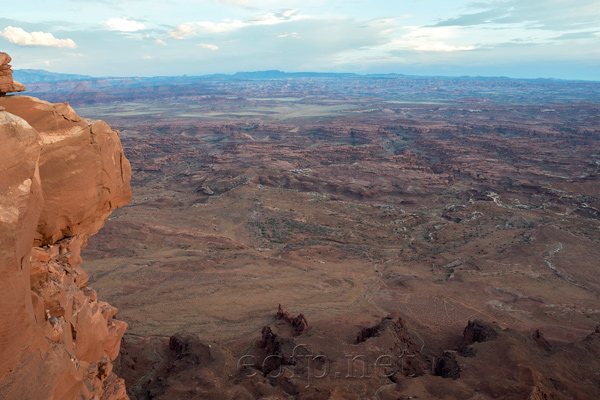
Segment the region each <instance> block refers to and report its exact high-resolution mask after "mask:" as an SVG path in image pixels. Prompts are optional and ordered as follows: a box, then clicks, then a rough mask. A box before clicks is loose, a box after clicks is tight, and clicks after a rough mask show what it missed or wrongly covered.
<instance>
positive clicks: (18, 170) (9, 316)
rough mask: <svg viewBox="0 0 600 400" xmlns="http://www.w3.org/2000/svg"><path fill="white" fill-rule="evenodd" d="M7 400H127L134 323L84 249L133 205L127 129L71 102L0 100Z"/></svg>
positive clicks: (0, 262) (0, 360) (2, 368)
mask: <svg viewBox="0 0 600 400" xmlns="http://www.w3.org/2000/svg"><path fill="white" fill-rule="evenodd" d="M0 140H1V143H2V144H1V145H0V281H1V282H2V290H0V320H1V321H2V323H1V324H0V399H75V398H77V399H126V398H127V395H126V394H125V387H124V384H123V381H122V380H120V379H118V378H117V377H116V376H115V375H114V374H113V373H112V364H111V362H112V361H113V360H114V359H115V358H116V356H117V355H118V352H119V346H120V341H121V337H122V336H123V333H124V331H125V328H126V326H127V325H126V324H125V323H124V322H122V321H118V320H116V319H115V318H114V316H115V314H116V312H117V309H115V308H114V307H112V306H110V305H109V304H107V303H105V302H102V301H100V300H98V299H97V296H96V292H95V291H94V290H93V289H92V288H91V287H89V286H88V284H87V281H88V277H87V275H86V274H85V272H84V271H83V270H82V269H81V257H80V250H81V248H82V247H84V246H85V244H86V241H87V239H88V237H90V236H91V235H94V234H95V233H96V232H97V231H98V230H99V229H100V228H101V227H102V225H103V224H104V221H105V220H106V219H107V218H108V216H109V214H110V213H111V212H112V210H114V209H116V208H117V207H120V206H123V205H125V204H126V203H127V202H128V201H129V200H130V199H131V188H130V186H129V181H130V176H131V168H130V165H129V162H128V161H127V159H126V158H125V156H124V154H123V149H122V147H121V142H120V139H119V135H118V132H115V131H113V130H111V129H110V127H109V126H108V125H107V124H106V123H104V122H102V121H92V120H86V119H82V118H80V117H79V116H78V115H77V114H76V113H75V112H74V111H73V109H72V108H71V107H70V106H69V105H68V104H50V103H47V102H45V101H41V100H39V99H36V98H32V97H27V96H5V95H0Z"/></svg>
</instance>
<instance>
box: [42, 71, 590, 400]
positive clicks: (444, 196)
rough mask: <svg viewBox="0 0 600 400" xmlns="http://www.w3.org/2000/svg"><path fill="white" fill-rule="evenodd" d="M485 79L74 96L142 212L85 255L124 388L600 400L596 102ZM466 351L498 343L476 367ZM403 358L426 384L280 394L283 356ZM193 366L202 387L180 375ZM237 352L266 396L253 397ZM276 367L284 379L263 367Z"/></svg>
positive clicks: (108, 231)
mask: <svg viewBox="0 0 600 400" xmlns="http://www.w3.org/2000/svg"><path fill="white" fill-rule="evenodd" d="M440 82H441V83H440ZM474 82H475V83H473V82H471V81H469V82H467V83H464V82H460V81H459V82H455V81H451V80H448V81H444V80H441V81H434V82H428V81H424V82H420V83H419V84H418V85H417V84H414V85H412V86H410V85H408V84H407V83H406V82H405V81H402V80H398V81H397V82H396V81H393V80H391V79H388V80H384V79H375V78H345V79H341V78H340V79H338V80H335V79H329V78H327V79H325V78H313V79H280V80H268V81H261V80H240V81H227V82H225V83H219V82H217V83H209V84H204V83H203V84H202V85H201V86H198V87H196V88H195V89H194V90H191V89H190V88H189V86H183V85H182V86H179V88H184V89H185V90H184V89H181V92H178V91H177V90H161V89H160V87H158V88H157V87H155V88H154V92H153V91H152V90H151V89H148V88H143V90H142V89H140V90H138V91H137V92H136V91H135V90H133V91H132V92H125V91H124V92H123V93H116V94H115V93H113V92H111V91H107V92H106V93H107V94H106V96H113V97H110V98H108V97H106V96H105V97H103V96H100V95H99V94H98V93H100V92H101V90H100V89H99V91H91V90H89V89H88V87H86V86H83V89H82V88H81V87H80V88H79V91H78V90H75V89H73V90H72V91H71V92H63V94H62V95H63V96H64V97H66V100H69V99H70V100H71V101H72V106H73V107H74V108H75V110H76V111H77V112H78V114H79V115H82V116H86V117H92V118H99V119H103V120H105V121H107V122H108V123H109V124H110V125H111V127H113V128H115V129H119V130H121V140H122V143H123V147H124V149H125V153H126V155H127V157H128V158H129V160H130V162H131V165H132V169H133V179H132V188H133V200H132V201H131V203H129V205H127V206H126V207H124V208H122V209H119V210H117V211H115V212H114V213H113V215H112V216H111V217H110V219H109V221H108V222H107V223H106V225H105V227H104V228H103V229H102V230H101V231H100V233H98V234H97V235H96V236H94V237H93V238H91V239H90V241H89V244H88V246H87V248H86V249H85V250H84V251H83V252H82V256H83V259H84V263H83V268H84V269H85V271H86V272H87V273H88V274H89V275H90V277H91V284H92V286H93V287H94V288H95V289H96V290H97V291H98V295H99V297H100V298H102V299H104V300H106V301H108V302H110V303H111V304H113V305H114V306H116V307H117V308H118V309H119V310H120V311H119V315H118V318H119V319H122V320H124V321H126V322H127V323H128V324H129V328H128V330H127V333H126V334H125V341H124V344H123V349H122V356H121V367H120V372H119V371H118V372H117V373H118V374H120V376H123V377H124V378H125V379H126V382H127V384H128V387H129V394H130V396H131V397H132V398H140V399H141V398H212V397H211V396H214V398H219V393H220V395H222V396H225V397H229V398H252V397H254V398H261V397H264V398H266V397H267V396H272V397H271V398H286V396H287V397H295V398H386V397H385V396H383V391H382V388H386V390H387V391H389V392H390V393H391V394H389V396H391V397H389V398H409V396H412V398H532V399H533V398H535V399H537V398H539V399H542V398H560V396H561V395H565V396H566V395H567V394H571V395H573V393H575V395H573V397H572V398H594V397H586V395H587V394H586V393H591V396H595V393H597V391H598V387H599V386H600V385H597V383H598V382H599V381H600V378H599V377H598V374H597V372H596V373H594V372H593V371H594V370H595V371H597V370H598V369H594V368H596V367H595V365H596V364H597V363H598V361H597V359H598V358H597V357H596V360H595V361H594V360H590V359H586V358H584V355H585V354H587V353H589V354H595V353H594V352H600V347H599V346H598V343H599V340H600V335H599V334H597V333H596V334H592V335H590V334H591V333H592V332H594V330H595V329H596V326H598V325H599V324H600V295H599V294H600V268H599V264H598V260H599V259H600V211H599V209H600V185H599V180H598V174H599V172H600V141H599V139H600V104H598V102H597V101H596V102H593V101H590V98H592V99H593V98H594V97H595V98H596V99H598V97H597V93H598V92H600V89H598V87H596V86H593V85H591V89H590V87H588V88H587V89H586V91H584V90H580V88H578V87H577V85H583V84H578V83H573V85H574V87H573V88H571V90H570V91H569V88H568V87H566V86H568V85H567V84H566V83H565V84H564V85H565V88H563V87H562V86H560V85H558V86H557V87H559V88H557V87H555V86H552V85H549V86H550V87H547V86H548V85H546V84H545V83H544V82H525V83H523V82H521V83H519V84H516V83H514V82H513V83H511V82H508V83H507V82H504V81H501V82H500V83H496V84H495V83H494V82H484V83H481V82H480V83H481V85H483V86H485V90H484V89H482V88H481V87H480V86H477V85H479V83H477V81H474ZM394 85H396V86H397V87H394ZM519 85H521V86H519ZM408 87H410V90H408V89H407V88H408ZM445 88H446V89H445ZM34 89H35V88H34ZM559 89H560V90H559ZM590 91H591V93H592V94H590ZM65 93H67V94H65ZM153 93H154V94H153ZM578 93H580V95H581V96H580V98H578V97H577V96H578ZM59 95H60V93H59ZM69 96H70V97H69ZM279 304H281V305H282V306H283V307H284V308H285V309H286V310H287V311H289V312H291V313H292V314H293V315H296V314H299V313H302V314H303V316H304V317H305V318H306V321H307V325H308V328H307V327H306V326H304V323H300V322H298V321H301V320H302V318H300V319H295V320H294V319H292V318H291V317H290V318H288V317H286V316H285V315H287V314H286V313H285V312H280V313H279V314H276V313H277V309H278V305H279ZM387 316H393V318H392V319H385V318H386V317H387ZM398 317H400V319H399V320H397V318H398ZM382 318H384V320H382ZM475 320H477V321H487V322H481V326H480V325H478V324H477V323H476V324H475V325H472V324H469V326H471V328H469V327H468V326H467V325H468V323H469V322H470V321H475ZM286 321H287V322H286ZM380 321H381V323H380ZM288 322H289V323H288ZM492 322H493V323H494V324H492ZM386 324H387V325H386ZM489 324H492V325H489ZM288 325H289V326H291V327H294V329H296V328H297V329H296V331H293V330H292V331H290V329H291V328H289V327H288ZM388 325H389V326H388ZM265 326H270V327H271V328H269V329H272V330H271V331H265V329H263V327H265ZM298 326H301V328H298ZM473 326H474V327H473ZM482 326H483V327H485V328H481V327H482ZM367 327H372V330H371V331H368V330H367V331H364V329H363V328H367ZM465 327H467V329H465ZM469 329H470V330H469ZM463 330H464V332H463ZM474 331H475V332H482V331H484V332H487V333H486V334H485V335H483V336H481V337H479V336H477V335H478V334H475V336H474V337H475V339H473V334H472V332H474ZM178 332H186V334H181V333H180V334H179V336H173V335H176V334H177V333H178ZM365 332H366V333H365ZM369 332H370V333H369ZM381 332H388V333H389V332H392V333H389V334H390V335H392V338H391V339H386V338H387V336H386V334H383V333H381ZM469 332H471V336H472V337H471V339H473V340H470V343H466V342H465V341H466V340H468V338H467V336H469V334H470V333H469ZM490 332H495V333H490ZM532 332H533V333H532ZM186 335H187V336H186ZM394 335H395V336H394ZM594 335H595V336H594ZM596 336H597V337H596ZM491 337H498V338H497V339H495V342H496V343H497V344H496V345H493V344H492V343H494V341H489V340H491ZM540 337H541V338H542V339H541V340H538V339H539V338H540ZM169 338H170V339H169ZM273 338H275V339H273ZM477 338H479V339H481V340H477ZM536 338H537V339H536ZM363 339H364V340H363ZM488 339H489V340H488ZM375 340H379V342H374V341H375ZM386 340H388V341H386ZM586 341H587V342H586ZM474 342H485V346H488V347H486V348H483V347H482V348H481V349H479V350H478V353H477V355H475V357H472V354H471V353H469V351H468V350H466V346H469V345H472V344H473V343H474ZM182 343H183V344H182ZM360 343H363V344H362V345H361V344H360ZM364 343H366V345H368V346H370V347H369V348H368V349H367V348H365V347H364V346H366V345H365V344H364ZM390 343H396V344H398V343H402V346H404V347H403V351H404V350H406V349H413V350H415V349H416V350H415V352H414V353H415V354H417V353H418V354H419V357H421V358H418V357H417V358H416V359H418V360H419V362H418V363H417V364H419V367H418V368H416V369H415V370H411V369H410V368H407V367H406V366H403V367H402V368H401V369H400V370H397V371H396V372H395V373H396V375H398V376H396V375H393V374H392V375H391V377H390V376H387V375H386V376H384V377H379V378H377V379H375V378H373V379H374V380H373V379H371V380H365V379H362V380H361V379H358V378H357V379H354V380H351V381H352V383H349V380H348V379H345V380H343V381H342V383H340V380H338V381H336V380H335V379H334V378H331V377H330V379H321V380H319V381H318V382H317V383H314V382H313V384H311V383H310V379H309V380H308V385H306V387H304V384H306V383H307V378H309V377H310V376H311V375H310V365H308V366H305V367H306V368H308V372H307V369H306V368H305V369H303V370H302V371H304V373H305V376H304V378H303V379H304V381H303V382H304V383H299V382H297V381H294V380H293V379H292V378H289V377H288V378H286V380H285V381H282V380H281V379H282V378H281V377H279V376H275V377H273V376H270V375H269V373H270V372H271V371H273V370H275V369H276V368H281V366H282V365H286V368H291V367H290V366H297V365H299V364H298V363H295V362H294V360H291V359H290V354H286V351H287V350H290V351H293V349H294V348H295V347H294V346H292V344H294V345H295V346H297V345H299V344H300V345H308V346H309V347H310V349H311V351H312V353H311V354H313V355H318V354H321V355H323V357H324V358H326V359H327V360H330V361H331V362H332V363H333V364H331V365H330V366H332V368H333V369H332V371H333V370H334V369H335V365H337V364H339V365H345V364H344V360H345V357H347V355H348V354H351V355H353V357H354V356H357V355H365V356H366V357H367V359H369V360H370V359H371V358H373V357H374V358H375V359H376V358H377V355H378V354H379V355H382V354H384V353H385V354H388V353H389V352H390V351H393V352H396V353H397V352H398V351H399V350H398V348H397V347H394V349H392V347H393V346H391V345H390ZM540 343H541V344H540ZM586 343H587V344H586ZM590 343H591V344H590ZM208 344H211V346H212V347H211V346H208ZM588 345H589V346H591V347H590V348H591V350H590V348H585V346H588ZM186 346H187V347H186ZM194 346H195V347H194ZM202 346H204V347H202ZM361 346H363V347H361ZM461 346H462V347H461ZM476 346H484V343H481V344H477V345H476ZM578 346H579V347H578ZM582 346H583V347H582ZM192 348H194V349H196V350H190V349H192ZM199 348H201V350H198V349H199ZM584 348H585V349H586V350H582V349H584ZM182 349H183V350H182ZM186 349H187V350H186ZM215 349H218V353H219V354H218V355H215V354H213V353H214V352H216V351H217V350H215ZM286 349H287V350H286ZM507 349H508V350H507ZM447 350H451V351H450V352H448V351H447ZM252 352H254V353H252ZM586 352H587V353H586ZM259 353H260V354H259ZM534 353H535V354H534ZM182 354H183V355H186V354H187V355H189V354H196V356H195V357H196V358H194V360H193V361H190V363H191V364H189V365H191V366H188V367H189V368H188V370H190V369H193V370H194V371H196V372H195V373H198V374H200V375H195V376H196V377H195V378H193V379H192V378H191V377H188V378H189V379H187V378H185V379H184V378H182V376H187V375H185V374H187V373H188V372H185V371H188V370H186V369H185V368H183V367H182V366H181V365H179V364H177V362H180V361H181V360H182V359H185V357H183V356H182ZM198 354H204V356H203V357H204V358H203V357H201V356H199V355H198ZM248 354H251V355H252V356H253V357H255V358H253V359H257V360H260V361H261V362H263V365H262V367H260V366H257V367H256V370H257V371H259V372H260V373H261V374H262V375H260V376H262V377H263V378H261V379H262V380H261V381H260V382H257V381H256V378H253V379H254V380H252V379H249V380H244V378H243V376H242V377H240V373H241V372H240V371H241V370H242V369H243V368H242V369H240V365H242V364H243V362H242V364H240V363H239V360H240V357H242V356H244V355H248ZM284 354H286V355H285V357H284ZM402 354H405V353H404V352H403V353H402ZM448 354H449V355H448ZM269 355H271V356H272V355H276V356H277V358H278V359H279V358H281V359H282V360H284V362H279V363H278V364H277V365H276V366H275V367H273V368H265V365H264V361H263V360H266V359H267V360H268V357H269ZM445 355H448V356H447V357H446V356H445ZM182 357H183V358H182ZM286 357H287V358H286ZM400 357H401V356H400ZM444 357H446V358H448V357H449V359H451V360H458V361H452V362H450V361H448V360H446V361H444V362H443V363H442V365H440V361H439V360H441V359H444ZM505 358H506V360H505ZM416 359H415V360H416ZM178 360H179V361H178ZM203 360H204V361H203ZM207 360H208V361H207ZM314 360H315V359H313V361H314ZM340 360H341V361H340ZM436 360H437V361H436ZM503 360H504V361H506V363H505V364H504V365H501V364H502V362H504V361H503ZM169 363H170V364H169ZM203 363H204V364H203ZM336 363H337V364H336ZM594 363H596V364H594ZM444 365H456V368H455V369H457V370H460V371H462V372H461V376H460V377H458V376H452V373H448V372H446V373H444V372H440V371H441V370H443V369H444V368H443V367H444ZM552 365H554V367H553V366H552ZM524 366H525V367H526V368H528V369H527V373H525V372H523V368H525V367H524ZM242 367H243V365H242ZM320 367H321V370H320V371H322V365H321V366H320ZM563 368H564V369H565V371H571V372H565V371H562V369H563ZM578 368H580V369H581V370H580V369H578ZM586 368H589V369H586ZM199 371H203V372H199ZM499 371H500V372H499ZM502 371H503V372H502ZM510 371H512V372H510ZM313 372H314V371H313ZM338 372H339V371H338ZM455 372H456V371H455ZM190 373H191V372H190ZM457 373H458V372H457ZM569 373H571V374H579V375H578V376H577V377H573V376H571V375H569ZM177 374H180V375H177ZM236 374H237V375H236ZM486 374H487V375H490V374H500V375H501V377H500V378H498V379H496V383H495V384H493V383H490V382H488V381H486V379H491V378H489V377H487V378H486V377H485V376H487V375H486ZM502 374H504V375H502ZM511 374H513V375H511ZM588 374H589V375H588ZM331 375H332V376H333V374H331ZM400 375H401V376H402V377H399V376H400ZM444 375H445V376H444ZM508 375H510V376H508ZM174 376H179V378H178V379H177V380H176V381H174V380H173V379H172V377H174ZM419 376H420V377H419ZM449 377H450V378H453V379H445V378H449ZM170 379H171V380H170ZM186 379H187V380H186ZM250 381H251V383H248V382H250ZM325 381H327V383H324V382H325ZM367 381H368V382H367ZM485 382H487V383H485ZM261 385H262V386H261ZM390 385H391V386H390ZM494 385H496V386H494ZM586 385H589V387H587V386H586ZM241 387H243V388H244V389H243V390H242V389H240V388H241ZM577 388H579V389H577ZM590 388H591V389H590ZM594 388H595V389H594ZM388 389H389V390H388ZM436 390H437V391H436ZM594 390H596V392H594ZM199 393H200V394H199ZM223 393H228V394H227V395H224V394H223ZM524 395H527V396H530V397H522V396H524ZM543 395H545V396H547V397H535V396H543ZM194 396H197V397H194ZM303 396H305V397H303ZM319 396H321V397H319ZM336 396H338V397H336ZM353 396H354V397H353ZM394 396H395V397H394ZM511 396H513V397H511Z"/></svg>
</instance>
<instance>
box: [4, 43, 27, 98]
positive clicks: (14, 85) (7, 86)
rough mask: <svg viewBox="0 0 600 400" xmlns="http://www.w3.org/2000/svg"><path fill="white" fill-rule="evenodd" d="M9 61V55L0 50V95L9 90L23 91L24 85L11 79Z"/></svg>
mask: <svg viewBox="0 0 600 400" xmlns="http://www.w3.org/2000/svg"><path fill="white" fill-rule="evenodd" d="M10 61H11V58H10V56H9V55H8V54H7V53H4V52H1V51H0V96H2V95H4V94H6V93H10V92H24V91H25V85H23V84H22V83H21V82H17V81H15V80H14V79H13V76H12V73H13V71H12V69H11V68H10V64H9V63H10Z"/></svg>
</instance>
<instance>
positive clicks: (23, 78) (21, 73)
mask: <svg viewBox="0 0 600 400" xmlns="http://www.w3.org/2000/svg"><path fill="white" fill-rule="evenodd" d="M13 77H14V78H15V80H17V81H19V82H21V83H44V82H65V81H89V80H99V79H127V78H131V79H135V81H136V82H138V83H141V82H144V83H147V84H148V83H160V82H167V81H168V82H171V83H174V82H177V83H184V82H188V83H189V82H197V81H206V80H209V81H210V80H273V79H297V78H353V77H354V78H365V77H366V78H410V79H427V80H431V79H434V80H438V79H441V80H448V79H450V80H478V81H524V82H573V81H567V80H562V79H552V78H543V79H541V78H540V79H516V78H507V77H502V76H501V77H483V76H460V77H447V76H413V75H403V74H396V73H392V74H366V75H361V74H355V73H334V72H284V71H278V70H269V71H254V72H236V73H235V74H209V75H198V76H188V75H180V76H154V77H93V76H89V75H78V74H62V73H57V72H49V71H45V70H43V69H16V70H14V73H13Z"/></svg>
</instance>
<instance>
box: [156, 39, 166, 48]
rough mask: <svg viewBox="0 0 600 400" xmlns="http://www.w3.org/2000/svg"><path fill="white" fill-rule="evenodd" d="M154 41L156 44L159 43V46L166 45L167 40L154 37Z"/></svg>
mask: <svg viewBox="0 0 600 400" xmlns="http://www.w3.org/2000/svg"><path fill="white" fill-rule="evenodd" d="M154 43H155V44H158V45H161V46H166V45H167V42H165V41H164V40H162V39H154Z"/></svg>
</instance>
